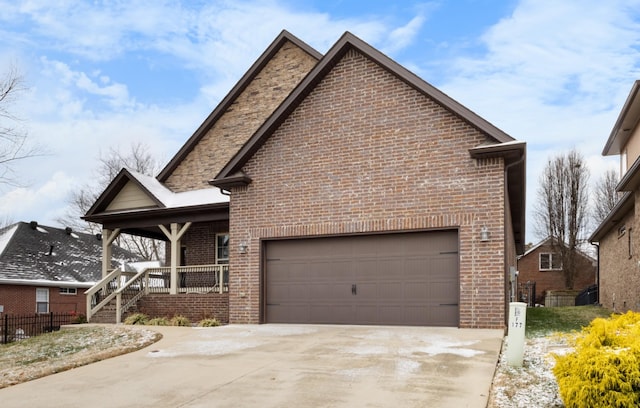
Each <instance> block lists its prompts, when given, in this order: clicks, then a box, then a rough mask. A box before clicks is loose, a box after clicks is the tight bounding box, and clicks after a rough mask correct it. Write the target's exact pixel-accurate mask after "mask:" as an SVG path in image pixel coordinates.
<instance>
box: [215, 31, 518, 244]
mask: <svg viewBox="0 0 640 408" xmlns="http://www.w3.org/2000/svg"><path fill="white" fill-rule="evenodd" d="M351 49H355V50H356V51H358V52H359V53H361V54H363V55H364V56H366V57H367V58H369V59H371V60H372V61H374V62H375V63H377V64H378V65H380V66H381V67H383V68H384V69H386V70H387V71H388V72H390V73H391V74H393V75H395V76H396V77H397V78H398V79H400V80H401V81H403V82H404V83H406V84H407V85H409V86H410V87H412V88H413V89H415V90H416V91H418V92H420V93H421V94H423V95H425V96H427V97H428V98H430V99H432V100H434V101H435V102H436V103H438V104H439V105H441V106H442V107H444V108H445V109H447V110H448V111H450V112H452V113H453V114H454V115H456V116H457V117H459V118H460V119H462V120H464V121H465V122H467V123H469V124H470V125H471V126H473V127H475V128H476V129H478V130H479V131H480V132H482V133H483V134H485V135H487V136H489V137H490V138H491V139H492V140H493V141H494V143H486V144H483V145H482V146H478V147H476V148H474V149H471V150H470V151H469V154H470V155H471V157H473V158H483V157H503V158H504V159H505V164H506V168H507V169H508V171H507V177H508V186H509V188H508V194H509V203H510V210H511V215H512V220H513V223H512V226H513V231H514V238H515V242H516V250H517V252H518V253H519V254H521V253H523V252H524V237H525V188H526V177H525V173H526V166H525V158H526V143H524V142H521V141H516V140H515V139H514V138H512V137H511V136H509V135H507V134H506V133H504V132H503V131H502V130H500V129H498V128H497V127H495V126H494V125H492V124H491V123H489V122H488V121H486V120H485V119H483V118H481V117H480V116H478V115H477V114H475V113H474V112H472V111H471V110H469V109H468V108H466V107H465V106H463V105H462V104H460V103H459V102H457V101H455V100H454V99H452V98H451V97H449V96H448V95H446V94H445V93H443V92H442V91H440V90H438V89H437V88H435V87H434V86H433V85H431V84H429V83H427V82H426V81H424V80H423V79H421V78H420V77H418V76H417V75H415V74H413V73H412V72H410V71H409V70H407V69H406V68H404V67H403V66H401V65H400V64H398V63H397V62H395V61H393V60H392V59H391V58H389V57H387V56H386V55H384V54H383V53H381V52H380V51H378V50H376V49H375V48H373V47H372V46H370V45H369V44H367V43H365V42H364V41H362V40H361V39H359V38H358V37H356V36H354V35H353V34H351V33H349V32H346V33H345V34H344V35H343V36H342V37H341V38H340V39H339V40H338V41H337V42H336V44H335V45H334V46H333V47H332V48H331V49H330V50H329V51H328V52H327V54H325V56H324V57H322V59H321V60H320V61H319V62H318V64H317V65H316V66H315V67H314V68H313V69H312V70H311V71H310V72H309V74H308V75H307V76H306V77H305V78H304V79H303V80H302V81H301V82H300V84H298V86H297V87H296V88H295V89H294V90H293V91H292V92H291V94H290V95H289V96H288V97H287V98H286V99H285V100H284V101H283V102H282V104H281V105H280V106H279V107H278V108H277V109H276V110H275V111H274V112H273V113H272V115H271V116H270V117H269V118H268V119H267V120H266V121H265V122H264V123H263V124H262V125H261V126H260V128H258V130H257V131H256V132H255V133H254V134H253V135H252V136H251V138H250V139H249V140H248V141H247V142H246V143H245V144H244V146H242V148H241V149H240V150H239V151H238V152H237V153H236V154H235V155H234V156H233V157H232V158H231V160H230V161H229V162H228V163H227V164H226V165H225V166H224V167H223V168H222V170H221V171H220V172H219V173H218V174H217V175H216V176H215V177H214V179H213V180H211V181H209V183H210V184H211V185H214V186H216V187H219V188H221V189H228V188H231V187H234V186H241V185H247V184H249V183H250V182H251V179H250V177H248V176H247V175H246V174H244V173H243V172H242V167H243V166H244V165H245V164H246V163H247V162H248V161H249V159H251V157H252V156H253V155H254V154H255V153H256V152H257V151H258V150H259V149H260V147H262V145H263V144H264V143H265V142H266V141H267V140H268V138H269V137H270V136H271V135H272V134H273V133H274V132H275V131H276V130H277V129H278V127H279V126H280V125H281V124H282V123H283V122H284V121H285V120H286V119H287V117H288V116H289V114H290V113H291V112H293V111H294V110H295V109H296V107H297V106H298V105H299V104H300V103H301V102H302V101H303V100H304V99H305V98H306V97H307V95H309V94H310V93H311V92H312V91H313V89H314V88H315V87H316V85H317V84H319V83H320V81H322V79H323V78H324V77H325V76H326V75H327V74H328V73H329V72H330V71H331V70H332V69H333V67H334V66H335V65H336V64H337V63H338V62H339V61H340V60H341V59H342V57H343V56H344V55H345V54H346V53H347V52H348V51H349V50H351Z"/></svg>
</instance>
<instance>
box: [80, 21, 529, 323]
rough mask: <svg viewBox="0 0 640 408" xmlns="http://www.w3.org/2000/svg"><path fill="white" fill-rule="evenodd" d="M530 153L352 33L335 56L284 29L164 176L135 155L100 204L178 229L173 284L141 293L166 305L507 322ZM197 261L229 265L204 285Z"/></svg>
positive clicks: (108, 222)
mask: <svg viewBox="0 0 640 408" xmlns="http://www.w3.org/2000/svg"><path fill="white" fill-rule="evenodd" d="M525 153H526V145H525V143H523V142H518V141H516V140H514V139H513V138H511V137H510V136H508V135H507V134H505V133H504V132H502V131H500V130H499V129H497V128H496V127H494V126H493V125H491V124H490V123H488V122H487V121H485V120H484V119H482V118H480V117H479V116H477V115H476V114H474V113H473V112H471V111H469V110H468V109H466V108H465V107H464V106H462V105H460V104H459V103H457V102H456V101H454V100H453V99H451V98H450V97H448V96H447V95H445V94H443V93H442V92H440V91H439V90H437V89H436V88H434V87H433V86H431V85H430V84H428V83H426V82H424V81H423V80H422V79H420V78H419V77H417V76H415V75H414V74H412V73H411V72H409V71H407V70H406V69H405V68H403V67H402V66H400V65H398V64H397V63H396V62H394V61H393V60H391V59H389V58H388V57H387V56H385V55H383V54H382V53H380V52H379V51H377V50H376V49H374V48H373V47H371V46H370V45H368V44H366V43H364V42H363V41H361V40H360V39H358V38H357V37H355V36H353V35H352V34H350V33H346V34H344V35H343V36H342V37H341V38H340V39H339V40H338V41H337V42H336V44H335V45H334V46H333V47H332V48H331V49H330V50H329V51H328V52H327V53H326V54H325V55H324V56H322V55H320V54H319V53H318V52H317V51H315V50H313V49H312V48H311V47H309V46H308V45H306V44H305V43H303V42H302V41H300V40H299V39H297V38H296V37H294V36H293V35H291V34H289V33H288V32H286V31H284V32H282V33H281V34H280V35H279V36H278V38H276V40H275V41H274V42H273V43H272V44H271V45H270V46H269V48H268V49H267V50H266V51H265V52H264V53H263V54H262V56H261V57H260V58H259V59H258V60H257V61H256V63H255V64H254V65H253V66H252V67H251V68H250V70H249V71H248V72H247V73H246V74H245V75H244V76H243V77H242V79H241V80H240V82H239V83H238V84H237V85H236V86H235V87H234V88H233V89H232V90H231V92H230V93H229V94H228V95H227V96H226V97H225V99H223V101H222V102H221V103H220V105H218V107H216V109H215V110H214V111H213V112H212V114H211V115H210V116H209V117H208V118H207V119H206V120H205V122H204V123H203V124H202V125H201V126H200V128H199V129H198V130H196V132H195V133H194V135H193V136H192V137H191V138H190V139H189V140H188V141H187V142H186V143H185V145H184V146H183V147H182V148H181V149H180V151H179V152H178V153H177V154H176V156H174V158H173V159H172V160H171V161H170V162H169V163H168V164H167V166H166V167H165V168H164V169H163V170H162V171H161V172H160V174H159V175H158V176H157V177H156V178H155V179H150V178H144V177H142V176H140V175H137V174H134V173H131V172H126V171H123V172H122V173H121V174H120V175H119V176H118V177H117V178H116V179H115V180H114V181H113V182H112V183H111V185H110V186H109V187H108V188H107V190H105V192H104V193H103V194H102V195H101V196H100V198H99V199H98V201H97V202H96V203H95V204H94V206H93V207H92V209H91V210H90V211H89V212H88V213H87V215H86V216H85V218H86V219H88V220H91V221H94V222H100V223H102V225H103V227H104V229H105V235H108V236H111V235H117V234H118V233H121V232H126V233H136V234H145V235H147V236H154V237H158V238H163V239H165V240H167V241H168V242H170V245H168V247H169V248H170V256H169V259H170V262H171V266H170V267H167V268H166V269H165V270H163V271H155V272H152V274H151V275H150V276H156V278H155V279H156V282H159V280H157V279H158V278H157V277H158V276H166V277H167V279H165V281H170V282H171V284H170V285H169V287H165V288H163V289H162V290H164V291H165V292H166V293H169V294H173V296H166V295H165V294H164V293H163V294H160V293H158V294H156V295H153V293H145V294H144V296H142V295H141V296H140V298H141V299H145V298H148V297H149V296H155V299H156V300H157V303H159V304H163V305H165V306H164V307H165V309H172V310H175V306H176V305H179V304H182V303H181V302H184V301H185V300H186V299H194V303H198V304H200V305H205V306H204V307H205V309H207V308H209V309H208V310H209V312H208V313H209V314H215V309H216V308H220V307H222V306H221V304H222V303H224V302H226V304H227V307H228V309H226V310H225V312H226V313H228V314H227V315H226V316H224V314H223V315H221V316H220V317H221V318H222V319H223V320H224V321H229V322H232V323H271V322H281V323H285V322H296V323H302V322H307V323H350V324H402V325H440V326H455V327H497V328H503V327H504V326H505V311H506V307H507V301H508V280H507V276H508V272H509V271H510V270H513V269H515V266H516V256H517V255H518V254H522V253H523V240H524V204H525V191H524V189H525ZM212 186H214V187H217V188H212ZM220 193H222V195H221V194H220ZM188 195H191V196H193V197H195V196H198V197H200V198H201V199H202V200H201V201H199V202H196V201H193V202H191V203H189V200H188V199H187V198H188V197H187V196H188ZM104 250H105V251H108V247H106V246H105V248H104ZM181 264H182V265H181ZM198 264H208V265H207V267H206V268H205V269H206V270H207V271H208V272H205V273H209V274H210V275H211V276H212V279H214V281H210V283H212V282H213V284H212V285H209V286H208V287H207V288H208V289H206V290H202V291H200V292H198V293H189V292H196V291H193V290H191V289H190V286H191V285H189V284H186V285H185V287H184V288H183V287H181V286H180V285H179V284H178V281H182V280H185V281H186V280H188V279H195V280H197V278H196V276H197V273H201V272H195V271H191V270H190V269H189V268H192V267H195V266H196V265H198ZM153 273H155V275H153ZM109 274H110V272H109V271H108V270H106V269H105V270H103V276H105V278H104V279H103V287H104V284H105V282H107V281H108V280H109V279H113V278H114V277H113V276H110V275H109ZM162 274H165V275H162ZM140 279H141V280H140V282H141V283H142V284H141V285H139V286H140V287H144V286H145V285H149V287H150V289H149V290H148V291H147V292H154V291H155V292H160V289H155V288H154V286H153V284H151V283H148V284H146V283H144V282H147V281H149V282H151V281H152V280H153V278H152V277H149V276H147V277H145V276H142V275H141V276H140ZM156 285H157V286H160V285H159V284H156ZM98 286H99V285H98ZM98 286H96V288H97V287H98ZM121 296H124V294H122V295H121ZM213 299H217V300H215V301H214V300H213ZM121 302H125V300H121ZM216 302H217V303H216ZM214 303H216V304H217V306H216V305H214ZM123 304H124V303H123ZM154 311H155V309H154ZM161 312H162V311H161ZM225 317H226V319H225Z"/></svg>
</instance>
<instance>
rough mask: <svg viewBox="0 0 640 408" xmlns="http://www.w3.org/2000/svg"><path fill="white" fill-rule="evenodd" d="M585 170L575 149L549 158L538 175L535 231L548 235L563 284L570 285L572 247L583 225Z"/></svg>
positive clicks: (579, 240) (580, 238)
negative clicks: (562, 277)
mask: <svg viewBox="0 0 640 408" xmlns="http://www.w3.org/2000/svg"><path fill="white" fill-rule="evenodd" d="M588 181H589V170H588V169H587V167H586V166H585V162H584V159H583V158H582V155H581V154H580V153H578V152H577V151H576V150H571V151H570V152H568V153H567V154H560V155H558V156H556V157H554V158H553V159H551V160H549V162H548V163H547V166H546V167H545V169H544V172H543V173H542V175H541V177H540V186H539V188H538V202H537V206H536V210H535V211H536V212H535V218H536V221H537V227H538V228H537V231H536V232H537V234H538V235H539V236H540V237H541V238H546V237H551V238H552V239H551V242H552V246H553V250H554V252H555V253H558V254H559V255H560V258H561V261H562V270H563V273H564V278H565V284H566V286H567V288H570V289H573V286H574V281H575V276H576V265H575V264H576V251H577V250H578V248H579V247H580V245H581V243H582V241H583V239H584V237H583V234H584V230H585V227H586V225H587V219H588V217H587V211H588V201H589V200H588Z"/></svg>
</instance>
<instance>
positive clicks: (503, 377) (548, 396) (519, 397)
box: [489, 337, 571, 408]
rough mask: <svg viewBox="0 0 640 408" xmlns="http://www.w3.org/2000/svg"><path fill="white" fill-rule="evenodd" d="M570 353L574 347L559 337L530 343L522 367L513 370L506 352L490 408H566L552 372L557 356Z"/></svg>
mask: <svg viewBox="0 0 640 408" xmlns="http://www.w3.org/2000/svg"><path fill="white" fill-rule="evenodd" d="M506 341H508V339H507V340H505V342H506ZM504 349H506V343H505V348H504ZM570 351H571V347H569V346H568V345H567V343H566V341H564V342H562V341H561V342H558V339H557V338H555V337H539V338H533V339H528V340H527V342H526V345H525V348H524V361H523V364H522V367H510V366H509V365H508V364H507V361H506V360H507V359H506V355H505V353H502V355H501V356H500V361H499V362H498V366H497V368H496V375H495V377H494V380H493V383H494V384H493V391H492V394H493V395H492V400H491V401H490V404H489V406H490V407H492V408H519V407H537V408H559V407H563V406H564V405H563V403H562V399H561V398H560V395H559V392H558V384H557V382H556V378H555V376H554V375H553V372H552V369H553V367H554V366H555V360H554V358H553V354H565V353H567V352H570Z"/></svg>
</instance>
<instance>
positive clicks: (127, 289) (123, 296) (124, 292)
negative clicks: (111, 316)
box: [115, 268, 149, 323]
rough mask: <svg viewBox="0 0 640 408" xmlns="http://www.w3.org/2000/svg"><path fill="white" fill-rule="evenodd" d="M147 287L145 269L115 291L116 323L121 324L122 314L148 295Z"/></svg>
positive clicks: (147, 273)
mask: <svg viewBox="0 0 640 408" xmlns="http://www.w3.org/2000/svg"><path fill="white" fill-rule="evenodd" d="M148 287H149V270H148V269H146V268H145V269H143V270H142V271H140V272H138V273H137V274H135V275H134V276H133V277H132V278H131V279H129V280H128V281H127V282H125V284H124V285H122V287H120V288H119V289H118V290H116V292H115V295H116V323H122V317H123V316H124V314H125V313H127V311H128V310H129V309H130V308H131V306H133V305H135V304H136V303H137V302H138V299H140V298H141V297H142V296H144V295H145V293H148Z"/></svg>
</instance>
